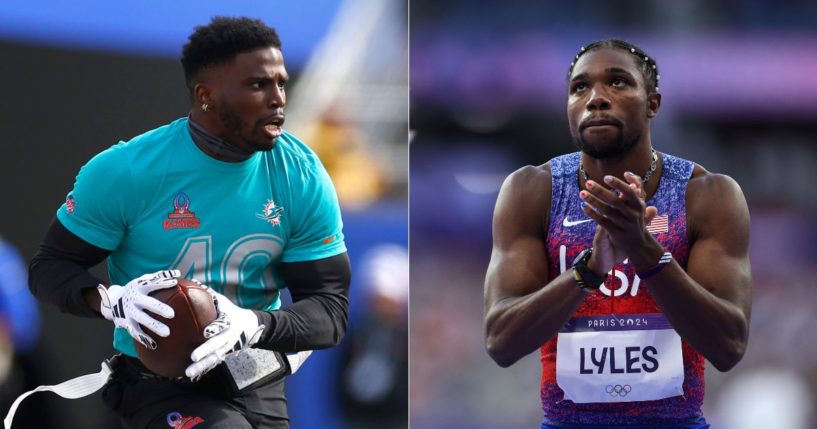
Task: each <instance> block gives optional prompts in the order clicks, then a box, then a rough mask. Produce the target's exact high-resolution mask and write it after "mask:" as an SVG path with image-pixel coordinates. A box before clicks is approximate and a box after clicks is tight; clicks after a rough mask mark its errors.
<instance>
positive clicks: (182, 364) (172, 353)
mask: <svg viewBox="0 0 817 429" xmlns="http://www.w3.org/2000/svg"><path fill="white" fill-rule="evenodd" d="M150 295H151V296H152V297H154V298H156V299H158V300H159V301H162V302H164V303H165V304H167V305H169V306H171V307H173V311H174V312H175V316H174V317H173V318H172V319H165V318H163V317H161V316H157V315H155V314H152V316H153V317H155V318H156V320H158V321H160V322H162V323H164V324H166V325H167V327H168V328H170V335H169V336H167V337H160V336H158V335H152V337H153V339H154V340H156V350H150V349H148V348H147V347H145V346H143V345H142V344H140V343H139V342H136V349H137V352H138V354H139V360H141V361H142V363H143V364H144V365H145V366H146V367H147V368H148V369H149V370H151V371H153V372H154V373H156V374H158V375H160V376H162V377H169V378H176V377H183V376H184V370H185V368H187V366H188V365H190V364H191V363H192V361H191V360H190V354H191V353H192V352H193V350H195V349H196V347H198V346H199V345H201V344H202V343H204V341H205V338H204V334H203V332H204V327H205V326H207V325H208V324H209V323H210V322H212V321H213V320H215V319H216V307H215V305H214V304H213V300H212V298H211V297H210V294H209V293H207V291H206V290H204V288H203V287H201V286H200V285H199V284H198V283H196V282H194V281H192V280H187V279H179V284H178V285H176V286H174V287H172V288H168V289H162V290H158V291H156V292H153V293H151V294H150ZM143 329H145V328H143Z"/></svg>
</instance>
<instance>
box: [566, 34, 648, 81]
mask: <svg viewBox="0 0 817 429" xmlns="http://www.w3.org/2000/svg"><path fill="white" fill-rule="evenodd" d="M603 47H609V48H618V49H622V50H624V51H627V52H629V53H631V54H633V55H634V56H635V57H636V64H638V65H639V69H640V70H641V76H643V77H644V83H645V85H646V87H647V93H648V94H649V93H653V92H658V80H659V79H660V78H661V76H659V75H658V64H656V62H655V58H653V57H651V56H649V55H647V53H646V52H644V50H643V49H641V48H639V47H638V46H635V45H633V44H632V43H629V42H625V41H623V40H619V39H604V40H598V41H595V42H593V43H591V44H589V45H587V46H582V48H581V50H580V51H579V53H578V54H576V56H575V57H574V58H573V62H571V63H570V69H568V71H567V79H568V80H570V76H571V75H572V74H573V67H575V66H576V63H577V62H579V58H580V57H581V56H582V55H584V54H586V53H588V52H590V51H592V50H595V49H598V48H603Z"/></svg>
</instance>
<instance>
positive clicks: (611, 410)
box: [540, 152, 704, 425]
mask: <svg viewBox="0 0 817 429" xmlns="http://www.w3.org/2000/svg"><path fill="white" fill-rule="evenodd" d="M579 160H580V153H579V152H576V153H571V154H567V155H563V156H559V157H557V158H554V159H552V160H551V161H550V165H551V174H552V177H553V194H552V202H551V209H550V219H549V222H548V233H547V254H548V262H549V263H550V274H549V276H550V279H551V280H552V279H554V278H556V277H557V276H558V275H559V274H560V273H562V272H564V271H565V270H567V269H570V267H571V265H572V261H573V259H574V258H576V256H578V254H579V253H580V252H581V251H582V250H584V249H586V248H589V247H591V246H592V244H593V236H594V234H595V230H596V223H595V222H593V221H592V220H588V218H587V215H585V214H584V212H583V211H582V209H581V203H582V201H581V199H580V198H579V191H580V189H579V187H578V174H579ZM663 162H664V163H663V171H662V173H661V177H660V179H659V180H660V182H659V186H658V190H657V191H656V193H655V195H654V196H653V197H652V198H651V199H650V200H649V201H647V205H652V206H655V207H657V208H658V214H657V216H656V219H655V220H653V221H652V222H651V224H650V225H648V227H647V229H648V230H650V232H652V233H653V235H654V236H655V238H656V239H657V240H658V241H659V242H660V243H661V245H662V246H664V248H665V249H666V250H667V251H669V252H671V253H672V255H673V257H674V258H675V260H676V261H677V262H678V263H679V264H680V265H681V267H683V268H684V269H686V264H687V259H688V256H689V242H688V238H687V225H686V201H685V194H686V185H687V182H688V181H689V179H690V177H692V170H693V167H694V165H693V163H692V162H690V161H687V160H683V159H680V158H677V157H673V156H670V155H664V156H663ZM612 274H613V275H612V276H611V275H608V277H607V280H606V281H605V283H604V284H603V285H602V287H601V289H600V290H599V291H594V292H592V293H590V294H588V295H587V297H586V298H585V300H584V302H583V303H582V304H581V305H580V306H579V308H578V309H577V310H576V313H575V314H574V315H573V317H582V316H599V315H610V314H615V315H626V314H642V315H645V314H646V315H650V316H657V315H656V313H661V309H660V308H659V307H658V305H657V304H656V303H655V300H654V299H653V297H652V296H651V295H650V293H649V291H648V290H647V288H646V287H644V282H642V281H641V279H639V278H638V276H637V275H636V273H635V269H634V268H633V267H632V265H630V264H629V263H628V261H626V260H625V261H624V263H621V264H619V265H617V266H616V267H615V268H614V270H613V271H612ZM656 287H660V285H657V286H656ZM557 341H558V338H557V336H554V337H553V338H551V339H550V340H549V341H547V342H546V343H545V344H544V345H543V346H542V347H541V349H540V353H541V362H542V384H541V392H540V395H541V400H542V408H543V410H544V414H545V418H546V419H547V420H549V421H553V422H556V423H568V424H590V425H592V424H599V425H638V424H641V425H644V424H661V423H671V422H681V421H688V420H689V419H690V418H694V417H696V416H700V415H701V404H702V402H703V396H704V358H703V356H702V355H701V354H700V353H698V352H696V351H695V350H694V349H693V348H692V347H690V346H689V344H687V343H686V341H683V340H682V341H681V350H682V359H683V376H684V380H683V395H681V396H672V397H669V398H666V399H659V400H650V401H640V402H639V401H636V402H612V403H581V404H580V403H574V402H573V401H571V400H568V399H565V392H564V391H563V390H562V389H561V388H560V387H559V385H558V384H557V380H556V378H557V377H556V350H557ZM611 354H612V353H611ZM602 376H603V375H602Z"/></svg>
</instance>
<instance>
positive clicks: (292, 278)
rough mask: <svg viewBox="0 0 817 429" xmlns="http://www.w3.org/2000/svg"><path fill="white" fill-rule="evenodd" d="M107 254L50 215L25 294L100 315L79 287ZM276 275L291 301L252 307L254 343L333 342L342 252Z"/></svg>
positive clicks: (338, 329) (345, 263) (88, 283)
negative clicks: (257, 331) (257, 326)
mask: <svg viewBox="0 0 817 429" xmlns="http://www.w3.org/2000/svg"><path fill="white" fill-rule="evenodd" d="M110 254H111V251H109V250H105V249H102V248H99V247H96V246H94V245H92V244H90V243H88V242H86V241H84V240H82V239H81V238H79V237H77V236H76V235H74V234H73V233H72V232H71V231H69V230H68V229H66V228H65V226H63V225H62V223H61V222H60V221H59V220H58V219H56V218H55V219H54V220H52V222H51V225H50V226H49V228H48V231H47V232H46V235H45V238H44V239H43V242H42V243H40V246H39V249H38V250H37V253H36V254H35V255H34V258H32V260H31V263H30V265H29V287H30V289H31V292H32V293H33V294H34V296H36V297H37V298H38V299H41V300H43V301H46V302H49V303H51V304H54V305H55V306H57V308H59V309H60V310H61V311H63V312H66V313H70V314H74V315H77V316H84V317H100V315H99V313H98V312H97V311H96V310H95V309H91V308H90V307H89V306H88V304H87V303H86V302H85V299H84V297H83V291H84V290H85V289H88V288H96V287H97V285H99V284H100V283H104V282H103V281H102V280H100V279H98V278H96V277H94V276H93V275H91V274H90V273H89V272H88V269H89V268H91V267H93V266H95V265H97V264H99V263H100V262H102V261H104V260H105V258H107V257H108V255H110ZM281 275H282V277H283V279H284V281H285V282H286V284H287V285H288V288H289V290H290V294H291V295H292V301H293V304H292V305H290V306H288V307H286V308H282V309H281V310H276V311H272V312H269V311H260V310H253V312H254V313H255V314H256V316H258V319H259V322H260V323H262V324H264V325H265V326H266V329H265V330H264V333H263V334H262V336H261V340H260V341H259V343H258V344H256V346H255V347H258V348H263V349H270V350H277V351H280V352H296V351H301V350H312V349H320V348H326V347H331V346H334V345H336V344H338V342H340V340H341V338H343V335H344V334H345V332H346V327H347V325H348V321H349V282H350V278H351V270H350V265H349V258H348V256H347V255H346V253H342V254H340V255H337V256H333V257H330V258H325V259H319V260H316V261H307V262H293V263H286V264H282V266H281Z"/></svg>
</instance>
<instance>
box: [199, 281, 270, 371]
mask: <svg viewBox="0 0 817 429" xmlns="http://www.w3.org/2000/svg"><path fill="white" fill-rule="evenodd" d="M206 289H207V290H208V291H209V292H210V295H211V296H213V301H214V302H215V304H216V310H217V311H218V317H217V318H216V320H214V321H213V322H212V323H210V324H209V325H207V326H206V327H205V328H204V338H207V341H205V342H204V344H202V345H200V346H199V347H197V348H196V349H195V350H193V353H192V354H191V355H190V359H191V360H192V361H193V363H192V364H190V366H188V367H187V369H186V370H185V375H187V377H189V378H190V379H191V380H193V381H195V380H198V379H199V378H201V376H202V375H204V374H206V373H207V371H210V370H211V369H213V368H215V367H216V365H218V364H219V363H221V362H222V361H223V360H224V357H225V356H226V355H227V354H228V353H231V352H235V351H238V350H241V349H243V348H246V347H251V346H253V345H254V344H255V343H257V342H258V340H259V339H260V338H261V333H262V332H264V328H265V326H264V325H260V324H259V323H258V316H256V315H255V313H253V312H252V310H247V309H246V308H241V307H239V306H237V305H235V304H233V303H232V302H231V301H230V300H229V299H227V297H226V296H224V295H222V294H220V293H218V292H216V291H214V290H213V289H211V288H209V287H207V288H206Z"/></svg>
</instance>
